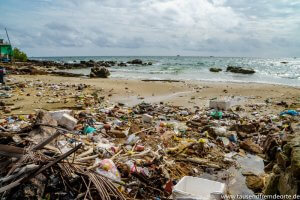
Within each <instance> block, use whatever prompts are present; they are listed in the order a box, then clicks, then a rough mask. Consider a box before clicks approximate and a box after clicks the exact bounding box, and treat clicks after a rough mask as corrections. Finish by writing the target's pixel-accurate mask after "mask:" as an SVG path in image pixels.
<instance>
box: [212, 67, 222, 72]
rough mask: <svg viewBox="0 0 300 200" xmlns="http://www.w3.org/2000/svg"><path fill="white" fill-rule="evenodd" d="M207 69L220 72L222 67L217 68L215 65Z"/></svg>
mask: <svg viewBox="0 0 300 200" xmlns="http://www.w3.org/2000/svg"><path fill="white" fill-rule="evenodd" d="M209 71H211V72H221V71H222V69H221V68H217V67H212V68H210V69H209Z"/></svg>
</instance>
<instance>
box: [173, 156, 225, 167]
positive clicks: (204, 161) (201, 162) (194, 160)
mask: <svg viewBox="0 0 300 200" xmlns="http://www.w3.org/2000/svg"><path fill="white" fill-rule="evenodd" d="M176 161H184V162H192V163H195V164H199V165H202V166H206V167H211V168H216V169H220V168H221V167H220V165H218V164H215V163H211V162H210V161H209V160H207V159H201V158H178V159H176Z"/></svg>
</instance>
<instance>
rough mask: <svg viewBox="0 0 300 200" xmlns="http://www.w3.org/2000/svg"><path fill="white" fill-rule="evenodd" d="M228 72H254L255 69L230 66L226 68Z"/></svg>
mask: <svg viewBox="0 0 300 200" xmlns="http://www.w3.org/2000/svg"><path fill="white" fill-rule="evenodd" d="M226 71H227V72H232V73H239V74H254V73H255V71H254V69H245V68H242V67H235V66H228V67H227V69H226Z"/></svg>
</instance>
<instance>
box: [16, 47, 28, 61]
mask: <svg viewBox="0 0 300 200" xmlns="http://www.w3.org/2000/svg"><path fill="white" fill-rule="evenodd" d="M13 57H14V59H15V60H16V61H21V62H26V61H27V55H26V53H24V52H23V51H20V49H18V48H14V51H13Z"/></svg>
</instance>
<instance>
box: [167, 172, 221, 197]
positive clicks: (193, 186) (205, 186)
mask: <svg viewBox="0 0 300 200" xmlns="http://www.w3.org/2000/svg"><path fill="white" fill-rule="evenodd" d="M225 190H226V186H225V184H224V183H220V182H217V181H211V180H208V179H204V178H198V177H193V176H185V177H183V178H182V179H181V180H180V181H179V182H178V183H177V184H176V185H175V186H174V188H173V193H172V194H173V198H174V199H175V200H180V199H193V200H217V199H221V195H222V194H224V193H225Z"/></svg>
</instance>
